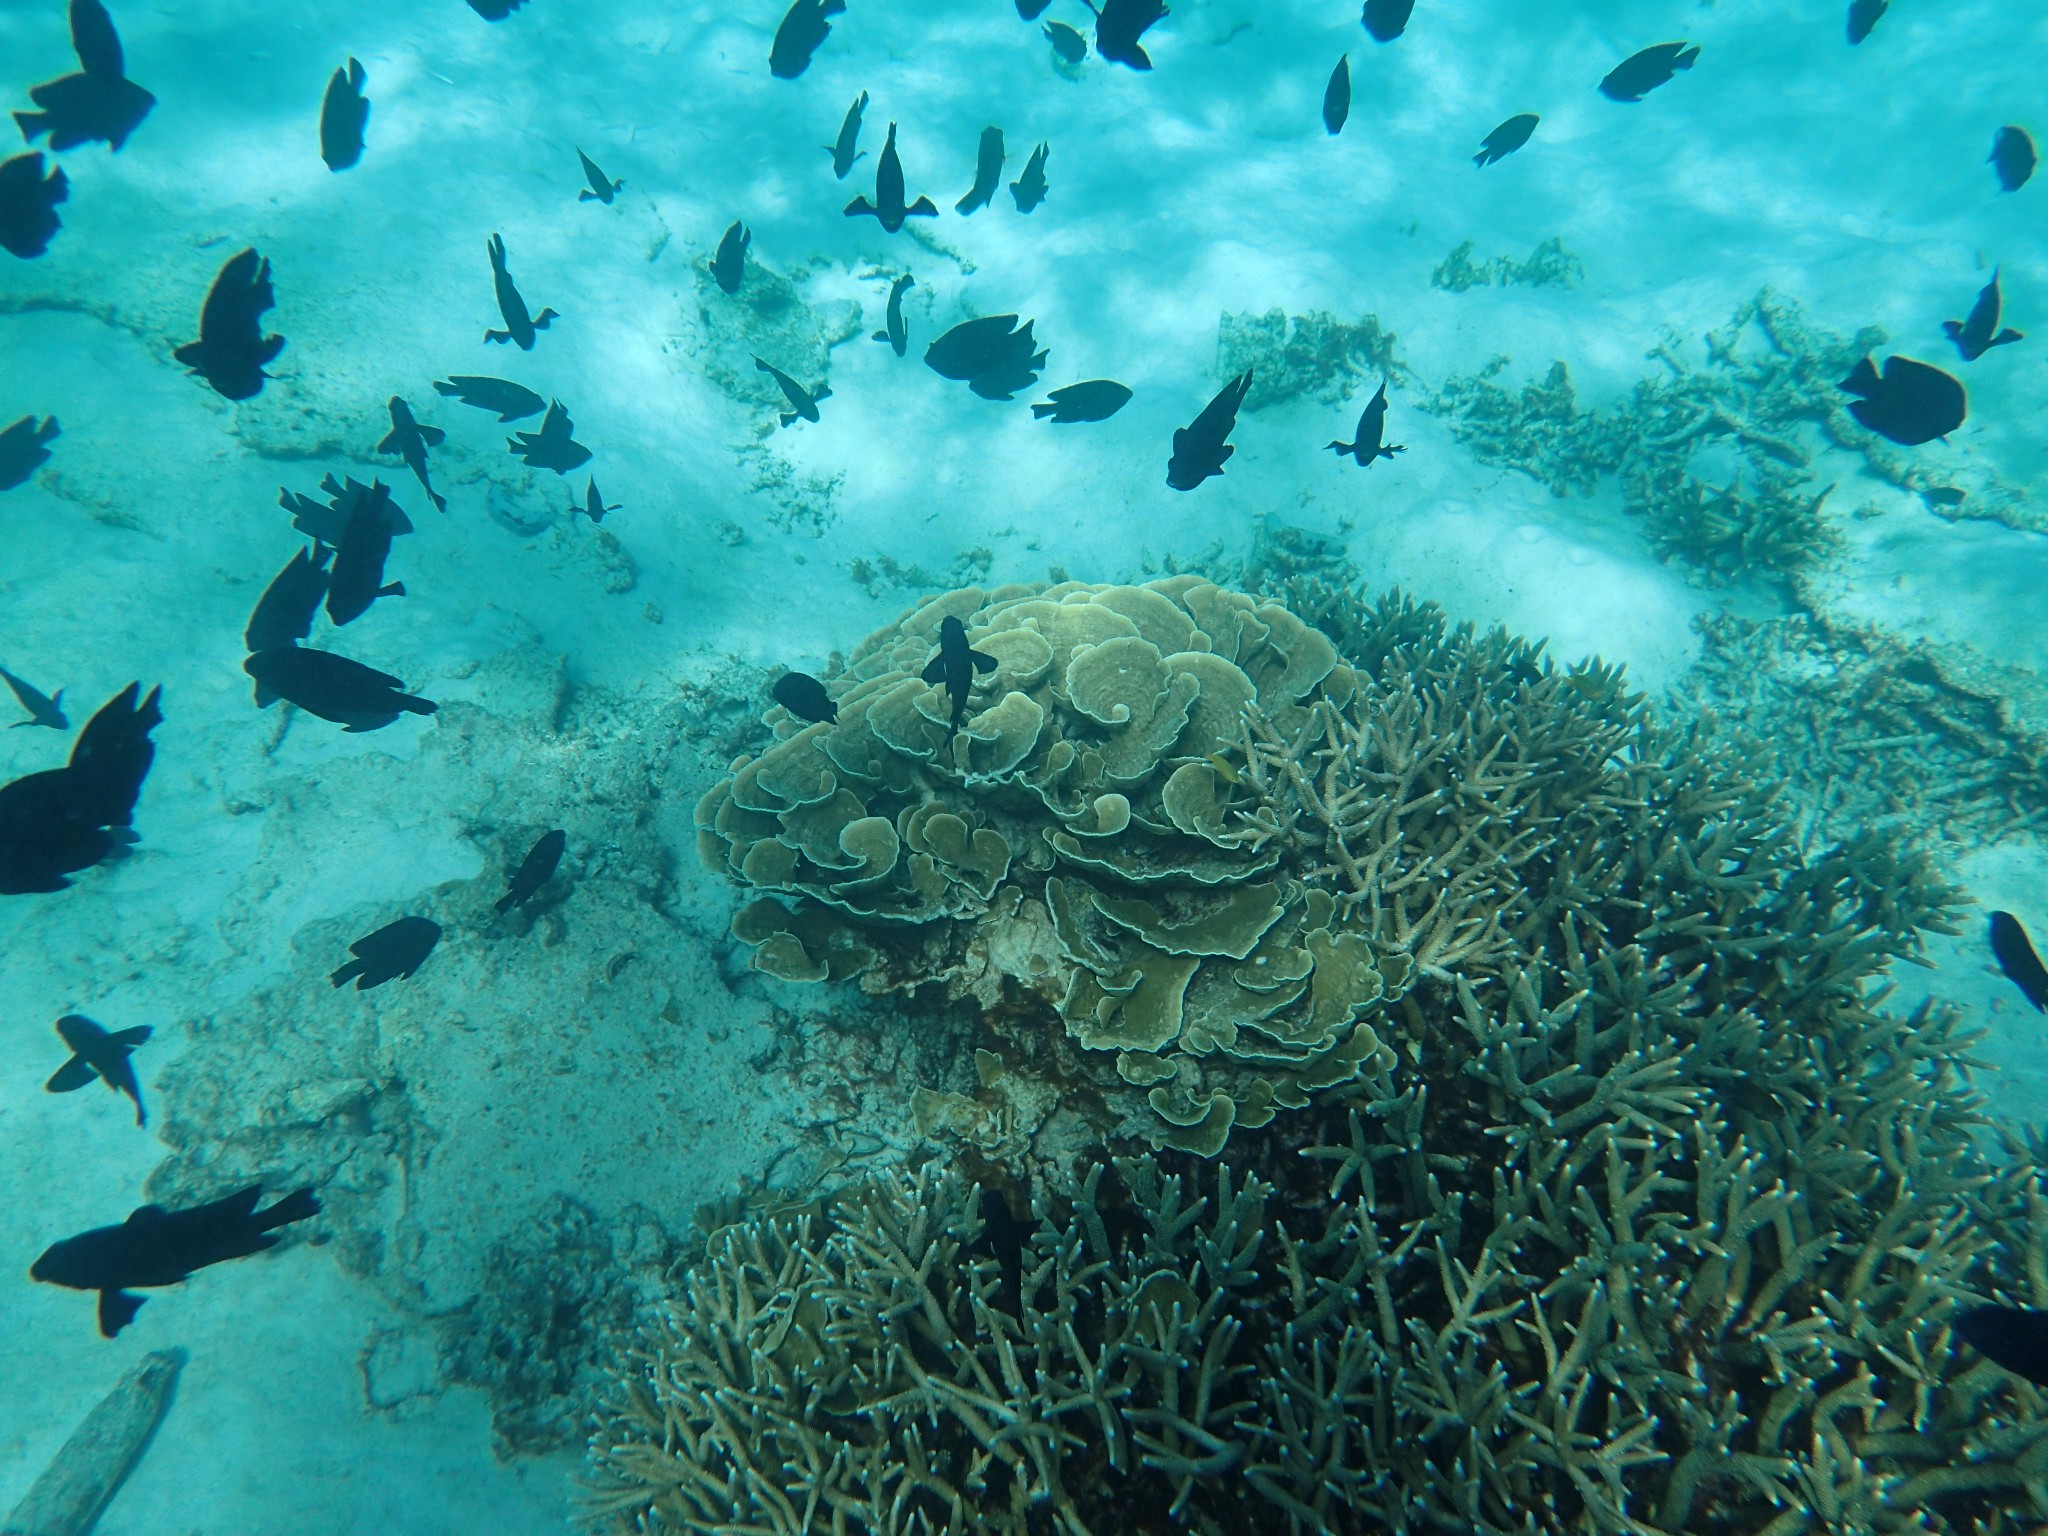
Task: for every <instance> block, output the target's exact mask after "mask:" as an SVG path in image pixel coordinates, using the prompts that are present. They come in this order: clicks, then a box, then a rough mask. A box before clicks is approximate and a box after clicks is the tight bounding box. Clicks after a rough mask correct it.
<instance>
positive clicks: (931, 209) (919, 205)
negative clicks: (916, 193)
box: [903, 197, 939, 219]
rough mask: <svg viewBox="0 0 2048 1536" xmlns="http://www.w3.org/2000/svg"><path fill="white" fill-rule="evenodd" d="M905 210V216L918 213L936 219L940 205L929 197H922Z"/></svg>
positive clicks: (920, 215)
mask: <svg viewBox="0 0 2048 1536" xmlns="http://www.w3.org/2000/svg"><path fill="white" fill-rule="evenodd" d="M903 212H904V215H905V217H908V216H909V215H911V214H916V215H917V216H918V217H919V218H924V219H936V218H937V217H938V216H939V209H938V205H937V204H936V203H934V202H933V201H932V200H931V199H930V198H928V197H920V198H919V199H918V200H917V201H916V202H914V203H912V204H911V205H910V206H909V207H908V208H906V209H904V210H903Z"/></svg>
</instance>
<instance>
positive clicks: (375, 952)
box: [327, 917, 441, 992]
mask: <svg viewBox="0 0 2048 1536" xmlns="http://www.w3.org/2000/svg"><path fill="white" fill-rule="evenodd" d="M440 942H441V925H440V924H439V923H437V922H435V921H434V920H433V919H432V918H430V917H401V918H399V919H398V920H397V921H396V922H390V923H386V924H385V925H384V926H383V927H382V928H379V929H378V930H377V931H376V932H375V933H369V934H365V935H364V936H363V937H362V938H360V939H357V940H356V941H355V943H353V944H351V945H349V947H348V952H349V953H350V954H352V955H354V956H355V959H353V960H351V961H349V962H348V963H347V964H346V965H344V966H342V967H341V968H340V969H339V970H337V971H335V972H334V973H333V974H332V975H330V976H329V977H328V978H327V979H328V981H329V982H330V983H332V984H333V985H334V986H337V987H345V986H347V985H348V984H349V983H350V982H351V981H353V982H354V983H355V984H356V990H357V991H358V992H368V991H369V990H370V989H371V988H372V987H381V986H383V985H384V983H385V982H387V981H393V980H397V981H409V980H411V978H412V973H413V972H414V971H417V970H418V969H419V968H420V967H421V966H422V965H424V964H426V961H427V956H429V955H431V954H432V953H433V952H434V946H435V945H436V944H438V943H440Z"/></svg>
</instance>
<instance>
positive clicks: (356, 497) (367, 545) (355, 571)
mask: <svg viewBox="0 0 2048 1536" xmlns="http://www.w3.org/2000/svg"><path fill="white" fill-rule="evenodd" d="M348 493H349V494H348V496H347V498H346V505H347V507H348V523H347V525H346V526H345V527H343V529H342V531H341V537H340V539H338V540H337V541H336V542H335V546H334V568H333V569H332V570H331V571H329V572H328V573H327V617H328V619H329V620H330V621H331V622H333V623H334V624H336V625H342V624H353V623H354V622H355V621H356V620H357V619H359V618H361V617H362V616H363V615H364V614H366V613H368V612H369V611H370V605H371V604H372V603H374V602H376V601H377V599H378V598H380V597H403V596H405V584H404V583H403V582H397V581H394V582H391V583H390V584H389V585H386V583H385V581H384V562H385V561H386V560H388V559H390V558H391V541H392V540H393V539H394V538H396V537H397V536H398V535H400V534H402V533H411V532H412V531H413V528H412V519H411V518H409V517H407V516H406V515H405V512H404V511H403V509H401V508H400V507H399V505H398V503H397V502H395V501H393V500H392V499H391V492H390V490H389V489H388V488H387V487H386V486H385V484H384V482H383V481H382V480H379V481H377V482H375V483H374V484H372V485H368V486H365V485H364V484H363V483H362V482H361V481H359V480H350V481H349V483H348Z"/></svg>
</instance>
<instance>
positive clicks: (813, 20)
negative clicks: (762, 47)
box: [768, 0, 846, 80]
mask: <svg viewBox="0 0 2048 1536" xmlns="http://www.w3.org/2000/svg"><path fill="white" fill-rule="evenodd" d="M845 10H846V0H796V3H795V4H794V5H792V6H791V7H790V8H789V11H788V13H787V14H786V15H785V16H784V17H783V18H782V25H781V26H779V27H777V28H776V29H775V42H774V45H773V46H772V47H771V48H770V49H769V50H768V70H769V73H770V74H772V75H774V76H775V78H776V79H778V80H794V79H795V78H796V77H797V76H798V75H800V74H802V73H803V72H804V71H805V70H806V69H808V68H810V64H811V55H812V54H814V53H816V52H817V51H818V48H819V46H820V45H821V44H822V43H823V42H824V41H825V38H826V36H827V34H829V33H830V32H831V30H832V24H831V22H829V21H827V20H826V19H825V18H826V17H828V16H838V15H841V14H843V13H844V12H845Z"/></svg>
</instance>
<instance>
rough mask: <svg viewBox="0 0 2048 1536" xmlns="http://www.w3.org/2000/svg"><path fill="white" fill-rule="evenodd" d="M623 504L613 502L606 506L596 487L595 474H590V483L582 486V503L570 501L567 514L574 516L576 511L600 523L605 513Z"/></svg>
mask: <svg viewBox="0 0 2048 1536" xmlns="http://www.w3.org/2000/svg"><path fill="white" fill-rule="evenodd" d="M623 505H625V503H623V502H613V503H612V504H611V505H610V506H606V505H605V501H604V495H603V493H602V492H600V491H599V490H598V488H597V476H595V475H592V476H591V477H590V483H589V484H588V485H586V486H584V487H583V505H581V506H580V507H579V506H578V505H576V503H575V502H573V501H572V502H570V503H569V515H570V516H571V517H574V516H575V515H576V514H577V513H578V512H581V513H582V514H583V515H584V516H585V517H587V518H589V519H590V520H591V521H592V522H593V523H601V522H603V521H604V515H605V513H607V512H616V511H618V510H619V508H620V507H621V506H623Z"/></svg>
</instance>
